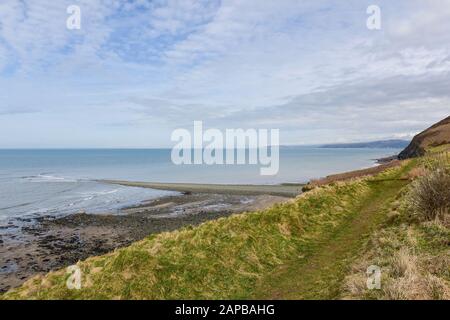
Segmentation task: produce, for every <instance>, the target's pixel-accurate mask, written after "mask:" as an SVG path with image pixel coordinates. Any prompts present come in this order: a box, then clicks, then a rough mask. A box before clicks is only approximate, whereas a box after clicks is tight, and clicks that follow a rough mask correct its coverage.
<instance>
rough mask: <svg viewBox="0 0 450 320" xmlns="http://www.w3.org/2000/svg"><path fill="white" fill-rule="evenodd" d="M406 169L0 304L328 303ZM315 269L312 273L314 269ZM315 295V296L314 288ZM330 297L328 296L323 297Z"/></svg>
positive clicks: (112, 258) (218, 225) (144, 249)
mask: <svg viewBox="0 0 450 320" xmlns="http://www.w3.org/2000/svg"><path fill="white" fill-rule="evenodd" d="M413 166H414V161H410V162H407V164H405V165H403V166H402V167H398V168H394V169H389V170H387V172H385V173H382V174H380V175H378V176H376V177H373V178H365V179H359V180H355V181H350V182H345V183H334V184H332V185H329V186H324V187H320V188H316V189H314V190H313V191H311V192H308V193H306V194H304V195H302V196H299V197H298V198H296V199H295V200H292V201H291V202H288V203H285V204H279V205H275V206H274V207H272V208H270V209H268V210H264V211H260V212H251V213H245V214H240V215H234V216H231V217H228V218H222V219H218V220H215V221H210V222H207V223H204V224H202V225H200V226H198V227H194V228H192V227H187V228H184V229H181V230H179V231H174V232H169V233H162V234H158V235H155V236H151V237H149V238H147V239H145V240H142V241H140V242H137V243H135V244H133V245H131V246H129V247H126V248H123V249H119V250H116V251H114V252H112V253H110V254H107V255H104V256H100V257H93V258H90V259H87V260H86V261H81V262H79V263H78V264H77V265H78V266H79V267H80V269H81V270H82V288H81V289H80V290H70V289H68V288H67V286H66V280H67V278H68V276H69V275H68V274H67V273H66V270H59V271H56V272H51V273H49V274H47V275H45V276H38V277H35V278H33V279H30V280H29V281H27V282H26V283H25V284H24V285H22V286H21V287H19V288H17V289H14V290H11V291H9V292H8V293H6V294H4V295H3V296H2V297H1V298H2V299H245V298H254V297H261V298H322V297H326V298H333V297H336V296H337V295H338V293H339V292H338V284H339V282H340V281H342V279H343V277H344V276H345V272H346V271H347V270H346V266H348V265H349V263H350V262H351V261H353V260H354V258H355V255H356V254H357V253H358V252H359V250H360V248H361V247H362V245H363V242H364V240H365V239H366V238H367V236H366V235H367V234H368V233H370V232H371V231H372V229H373V228H374V226H376V225H378V223H379V222H381V221H382V220H383V217H384V214H385V211H384V207H385V206H386V205H387V204H388V203H389V202H390V201H392V199H393V198H394V197H395V196H396V194H397V193H398V192H399V190H400V189H401V188H402V187H403V186H404V185H405V184H406V183H407V181H406V180H404V179H400V178H401V177H403V176H404V175H405V174H406V173H407V172H408V171H409V170H410V169H411V168H412V167H413ZM316 263H317V265H316ZM314 288H315V289H314ZM327 288H331V289H327Z"/></svg>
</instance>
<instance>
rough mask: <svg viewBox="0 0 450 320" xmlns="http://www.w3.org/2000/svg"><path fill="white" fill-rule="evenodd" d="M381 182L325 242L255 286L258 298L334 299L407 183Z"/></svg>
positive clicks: (400, 181)
mask: <svg viewBox="0 0 450 320" xmlns="http://www.w3.org/2000/svg"><path fill="white" fill-rule="evenodd" d="M402 171H403V170H402ZM398 178H399V179H398V180H395V179H394V180H384V181H376V182H372V183H371V188H372V192H371V194H370V196H369V197H368V198H367V199H366V200H365V201H363V204H362V205H361V206H360V207H359V208H355V213H354V214H353V215H352V216H351V217H350V218H349V220H348V221H346V222H345V223H344V224H343V225H341V226H340V227H338V229H337V230H336V231H335V232H334V233H333V235H332V236H331V237H328V238H327V239H324V240H323V241H322V242H321V243H320V244H318V245H317V246H316V248H315V249H313V250H311V252H310V253H309V254H307V255H306V258H303V259H296V260H293V261H291V262H290V263H289V264H287V265H283V266H282V267H280V268H279V269H277V270H276V271H275V272H274V273H272V275H271V276H269V277H268V278H265V279H263V280H262V281H261V283H260V284H259V285H258V286H257V288H256V291H255V298H258V299H333V298H336V297H338V295H339V289H340V285H341V282H342V280H343V278H344V277H345V275H346V273H347V271H348V268H349V266H350V265H351V262H352V261H353V260H354V259H355V257H356V256H357V255H358V252H359V250H360V249H361V247H362V245H363V243H364V240H365V239H367V235H368V234H370V233H371V231H373V229H374V228H376V227H377V226H379V225H380V223H381V222H382V221H383V218H384V217H385V216H386V210H385V208H386V206H387V205H388V204H389V203H391V202H392V201H393V200H394V198H395V196H396V195H397V194H398V192H399V191H400V189H401V188H402V187H404V186H405V185H406V184H407V183H408V181H405V179H400V175H399V177H398Z"/></svg>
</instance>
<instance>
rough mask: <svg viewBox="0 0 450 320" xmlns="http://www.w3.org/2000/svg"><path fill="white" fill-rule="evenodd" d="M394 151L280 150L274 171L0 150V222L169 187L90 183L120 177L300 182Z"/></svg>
mask: <svg viewBox="0 0 450 320" xmlns="http://www.w3.org/2000/svg"><path fill="white" fill-rule="evenodd" d="M399 151H400V150H397V149H323V148H312V147H286V148H281V149H280V170H279V173H278V175H276V176H261V175H260V174H259V169H260V166H259V165H215V166H206V165H182V166H176V165H174V164H172V162H171V158H170V150H169V149H120V150H119V149H89V150H0V222H1V221H3V222H5V221H6V220H8V219H9V218H17V217H27V216H39V215H49V214H50V215H52V214H54V215H60V214H68V213H72V212H76V211H79V210H86V211H87V212H89V213H102V212H107V211H117V210H119V209H120V208H123V207H125V206H128V205H133V204H137V203H140V202H142V201H144V200H148V199H152V198H156V197H160V196H164V195H168V194H172V193H171V192H165V191H158V190H151V189H141V188H132V187H122V186H116V185H108V184H103V183H99V182H95V181H94V180H95V179H121V180H134V181H151V182H197V183H226V184H276V183H283V182H305V181H307V180H309V179H311V178H319V177H323V176H326V175H328V174H332V173H337V172H342V171H348V170H354V169H359V168H364V167H370V166H373V165H374V159H376V158H380V157H384V156H389V155H392V154H395V153H398V152H399Z"/></svg>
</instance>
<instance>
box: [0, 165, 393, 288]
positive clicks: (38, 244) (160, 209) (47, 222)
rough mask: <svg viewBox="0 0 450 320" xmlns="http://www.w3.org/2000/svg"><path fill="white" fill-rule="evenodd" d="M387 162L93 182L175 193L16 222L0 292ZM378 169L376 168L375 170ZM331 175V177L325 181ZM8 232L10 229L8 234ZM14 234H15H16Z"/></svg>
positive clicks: (4, 246)
mask: <svg viewBox="0 0 450 320" xmlns="http://www.w3.org/2000/svg"><path fill="white" fill-rule="evenodd" d="M392 165H396V164H394V162H392V163H390V164H387V165H386V164H384V165H379V166H376V167H374V168H371V169H363V170H356V171H350V172H347V173H343V174H337V175H333V176H328V177H325V178H322V179H320V180H311V182H310V183H308V184H307V185H305V184H290V183H285V184H279V185H250V184H249V185H231V184H230V185H225V184H197V183H151V182H131V181H123V180H98V181H99V182H103V183H110V184H119V185H123V186H132V187H141V188H151V189H157V190H168V191H177V192H180V194H179V195H170V196H165V197H161V198H157V199H152V200H149V201H146V202H143V203H141V204H139V205H135V206H131V207H127V208H124V209H122V210H120V212H119V213H118V214H113V213H110V212H109V213H108V212H106V213H103V214H89V213H86V212H84V211H83V212H77V213H73V214H70V215H67V216H62V217H55V216H43V217H39V218H34V219H30V218H26V219H20V218H19V219H18V220H19V221H20V220H22V222H23V226H21V227H17V226H16V225H14V224H10V225H8V226H5V227H3V230H2V233H1V234H0V292H5V291H7V290H9V289H10V288H13V287H16V286H19V285H21V284H22V283H23V282H25V281H26V280H27V279H29V278H31V277H33V276H35V275H37V274H42V273H47V272H49V271H51V270H56V269H61V268H63V267H66V266H69V265H72V264H74V263H76V262H77V261H79V260H84V259H86V258H88V257H91V256H97V255H102V254H105V253H108V252H111V251H114V250H115V249H117V248H121V247H124V246H127V245H130V244H131V243H133V242H135V241H139V240H142V239H144V238H146V237H148V236H151V235H153V234H157V233H161V232H168V231H173V230H176V229H180V228H183V227H188V226H195V225H199V224H201V223H203V222H206V221H208V220H214V219H218V218H221V217H227V216H230V215H232V214H240V213H243V212H246V211H257V210H261V209H265V208H268V207H271V206H273V205H274V204H276V203H282V202H286V201H290V200H291V199H293V198H294V197H296V196H298V195H299V194H301V193H302V192H303V190H308V189H309V187H310V186H315V185H316V184H315V183H314V182H315V181H320V184H318V185H321V184H326V183H329V182H330V181H331V182H334V181H339V180H346V179H348V178H355V177H359V176H361V175H365V174H370V173H373V172H375V171H379V170H383V169H385V168H386V166H392ZM376 168H378V169H376ZM330 177H332V179H330ZM9 229H10V230H9ZM17 230H20V232H18V231H17Z"/></svg>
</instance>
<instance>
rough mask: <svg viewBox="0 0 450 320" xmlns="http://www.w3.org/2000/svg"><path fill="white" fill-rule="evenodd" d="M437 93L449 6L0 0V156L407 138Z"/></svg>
mask: <svg viewBox="0 0 450 320" xmlns="http://www.w3.org/2000/svg"><path fill="white" fill-rule="evenodd" d="M71 5H77V6H78V7H79V8H80V10H81V21H80V22H81V24H80V29H68V28H67V27H66V22H67V19H68V18H69V16H70V14H68V13H67V8H68V7H69V6H71ZM370 5H377V6H379V8H380V9H381V29H379V30H370V29H368V28H367V25H366V21H367V19H368V18H369V16H370V15H369V14H367V11H366V10H367V7H368V6H370ZM449 88H450V0H397V1H384V0H380V1H377V0H369V1H366V0H346V1H341V0H308V1H306V0H303V1H301V0H264V1H261V0H240V1H237V0H229V1H228V0H223V1H216V0H208V1H204V0H178V1H176V0H175V1H172V0H168V1H164V0H154V1H150V0H128V1H125V0H58V1H54V0H1V1H0V148H84V147H86V148H95V147H105V148H109V147H129V148H132V147H139V148H140V147H170V146H172V145H173V142H171V140H170V136H171V133H172V131H173V130H174V129H177V128H186V129H192V127H193V122H194V121H203V123H204V127H205V128H218V129H221V130H224V129H227V128H228V129H236V128H244V129H246V128H255V129H259V128H267V129H279V130H280V137H281V141H280V143H281V144H301V145H303V144H319V143H332V142H356V141H370V140H379V139H391V138H401V139H410V138H411V137H412V136H413V135H414V134H416V133H417V132H419V131H421V130H423V129H425V128H426V127H428V126H430V125H432V124H433V123H435V122H436V121H438V120H440V119H442V118H445V117H446V116H448V115H449V114H450V112H449V111H450V90H449Z"/></svg>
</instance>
